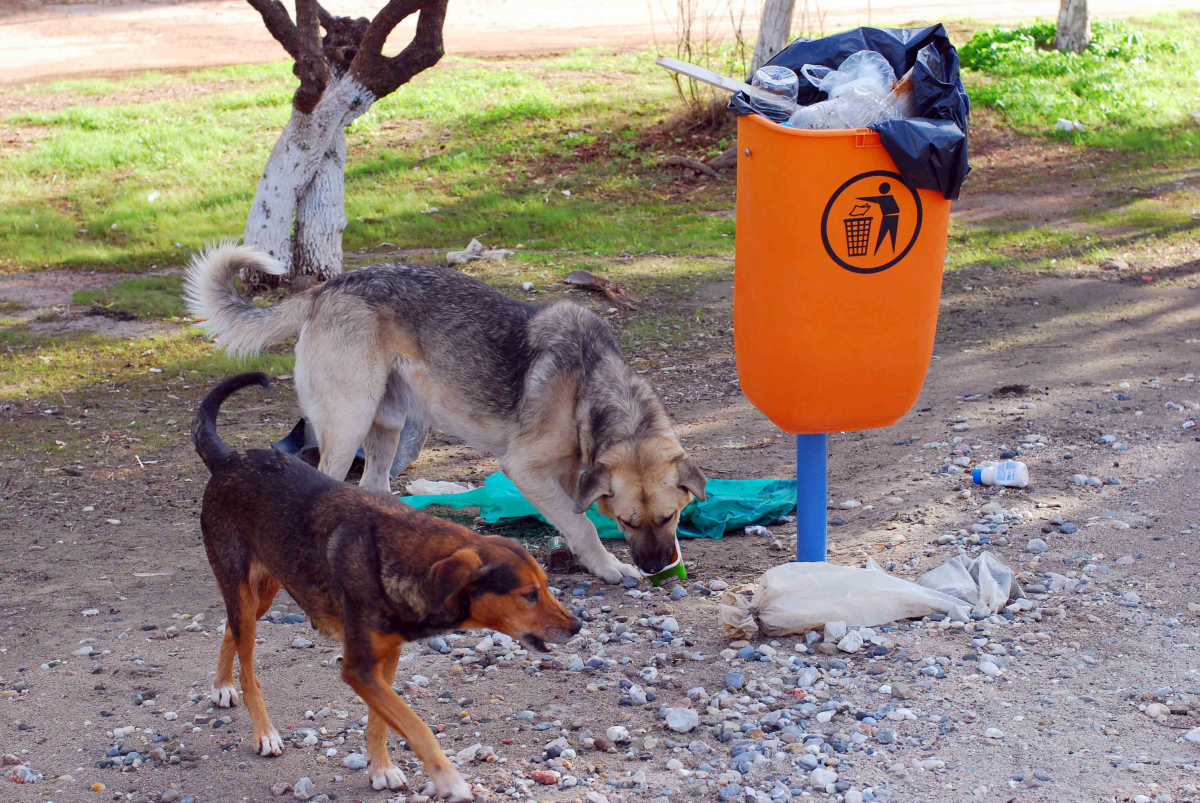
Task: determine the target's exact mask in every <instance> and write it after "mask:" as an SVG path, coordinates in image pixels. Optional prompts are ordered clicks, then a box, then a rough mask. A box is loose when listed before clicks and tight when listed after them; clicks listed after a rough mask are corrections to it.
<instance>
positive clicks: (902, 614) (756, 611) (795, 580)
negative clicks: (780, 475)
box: [720, 558, 969, 638]
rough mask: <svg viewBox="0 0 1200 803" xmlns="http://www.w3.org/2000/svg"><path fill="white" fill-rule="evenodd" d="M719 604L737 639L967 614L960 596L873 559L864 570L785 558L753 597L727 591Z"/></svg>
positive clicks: (726, 628)
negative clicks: (913, 580) (928, 585)
mask: <svg viewBox="0 0 1200 803" xmlns="http://www.w3.org/2000/svg"><path fill="white" fill-rule="evenodd" d="M721 603H722V604H721V612H720V623H721V629H722V630H723V631H724V633H725V634H726V635H728V636H731V637H737V638H751V637H753V636H754V635H756V634H758V633H762V634H763V635H765V636H769V637H772V638H775V637H778V636H787V635H792V634H795V633H803V632H804V631H805V630H811V629H813V628H814V627H821V626H823V625H824V624H825V623H826V622H838V621H843V622H845V623H846V625H847V626H848V627H851V628H854V627H874V626H876V625H885V624H888V623H889V622H895V621H897V620H898V619H913V618H917V617H921V616H928V615H929V614H931V613H944V614H947V615H949V616H950V618H951V619H954V620H955V621H960V622H965V621H967V618H968V615H969V614H968V608H967V606H965V605H964V604H963V601H962V600H961V599H958V598H957V597H952V596H950V595H949V594H943V593H942V592H940V591H934V590H932V589H929V588H923V587H922V586H919V585H917V584H916V583H910V582H909V581H908V580H903V579H901V578H899V577H895V576H893V575H890V574H888V573H887V572H885V571H883V569H881V568H880V567H879V564H878V563H876V562H875V560H874V559H873V558H868V559H867V566H866V568H865V569H859V568H855V567H853V566H835V565H834V564H832V563H785V564H783V565H782V566H776V567H775V568H774V569H769V570H768V571H767V572H766V573H764V574H763V576H762V577H760V578H758V581H757V582H756V583H755V590H754V594H753V596H752V597H747V596H745V595H743V594H737V593H732V594H731V593H729V592H726V593H725V595H724V596H723V597H722V599H721Z"/></svg>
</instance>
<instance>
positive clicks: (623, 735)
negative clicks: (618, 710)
mask: <svg viewBox="0 0 1200 803" xmlns="http://www.w3.org/2000/svg"><path fill="white" fill-rule="evenodd" d="M605 736H607V737H608V740H609V741H610V742H612V743H613V744H624V743H625V742H628V741H629V730H628V729H626V728H625V726H624V725H613V726H612V727H610V728H609V729H608V730H607V731H605Z"/></svg>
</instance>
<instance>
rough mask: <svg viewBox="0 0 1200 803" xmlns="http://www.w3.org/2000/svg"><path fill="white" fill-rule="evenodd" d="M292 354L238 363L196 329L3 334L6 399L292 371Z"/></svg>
mask: <svg viewBox="0 0 1200 803" xmlns="http://www.w3.org/2000/svg"><path fill="white" fill-rule="evenodd" d="M294 364H295V358H294V357H293V356H292V354H290V353H286V354H282V353H281V354H274V353H271V354H264V355H261V356H259V357H256V358H254V359H251V360H235V359H233V358H230V357H227V356H225V353H224V352H223V351H217V350H216V349H215V348H214V346H213V344H212V342H211V341H210V340H209V339H208V338H206V337H205V336H204V335H203V334H202V333H201V332H200V331H199V330H197V329H195V328H186V329H182V328H181V329H180V330H179V331H178V332H174V333H169V334H164V335H154V336H149V337H139V338H129V339H124V338H113V337H106V336H103V335H94V334H79V333H73V334H68V335H56V336H36V335H31V334H28V333H26V332H24V331H23V330H22V329H0V399H15V398H22V397H45V396H54V395H56V394H59V393H62V392H69V391H72V390H77V389H79V388H82V387H86V386H89V385H102V384H111V383H114V382H122V383H123V382H128V381H133V380H136V379H137V378H138V377H142V378H144V379H152V378H153V377H154V376H155V375H159V374H161V375H164V376H166V377H174V376H179V375H181V374H187V375H189V376H190V375H194V376H196V377H197V378H200V379H207V378H212V377H219V376H226V375H228V374H231V373H236V372H238V371H266V372H267V373H285V372H290V371H291V369H292V366H293V365H294Z"/></svg>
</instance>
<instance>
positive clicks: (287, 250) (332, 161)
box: [243, 0, 447, 288]
mask: <svg viewBox="0 0 1200 803" xmlns="http://www.w3.org/2000/svg"><path fill="white" fill-rule="evenodd" d="M248 2H249V3H250V5H251V6H253V7H254V9H255V10H256V11H258V13H259V14H261V15H262V18H263V22H264V23H265V24H266V26H267V30H268V31H270V32H271V35H272V36H273V37H275V39H276V40H277V41H278V42H279V44H281V45H283V49H284V50H286V51H287V52H288V55H290V56H291V57H292V58H293V59H295V61H296V64H295V66H294V67H293V72H294V73H295V74H296V77H297V78H299V79H300V86H299V87H298V88H297V89H296V94H295V96H294V97H293V98H292V116H291V119H290V120H288V123H287V125H286V126H284V129H283V132H282V133H281V134H280V135H279V139H278V140H277V141H276V143H275V147H274V148H272V149H271V155H270V157H269V158H268V159H267V165H266V167H265V168H264V169H263V174H262V178H260V179H259V182H258V189H257V191H256V192H255V194H254V203H253V205H252V206H251V207H250V214H249V216H248V217H247V219H246V231H245V235H244V237H245V241H246V242H247V243H249V244H251V245H255V246H257V247H259V248H260V249H262V250H263V251H265V252H267V253H268V254H271V255H272V256H273V257H275V258H276V259H277V260H279V261H280V262H281V263H282V264H284V265H287V266H288V267H289V269H290V272H291V278H292V279H293V281H294V280H295V279H296V278H297V277H300V276H311V277H313V278H315V279H316V280H317V281H321V280H324V279H327V278H329V277H330V276H333V275H336V274H338V273H340V272H341V270H342V232H343V230H345V228H346V209H345V190H346V179H345V167H346V126H348V125H350V123H352V122H353V121H354V120H356V119H357V118H359V117H361V116H362V115H363V114H364V113H365V112H366V111H367V109H369V108H371V104H373V103H374V102H375V101H377V100H379V99H380V98H382V97H384V96H386V95H389V94H391V93H392V92H395V91H396V90H397V89H399V88H400V87H401V86H402V85H404V84H406V83H407V82H408V81H410V80H411V79H412V78H413V76H415V75H417V74H418V73H420V72H421V71H423V70H427V69H429V68H430V67H432V66H433V65H435V64H437V62H438V61H439V60H440V59H441V58H442V55H443V54H444V50H443V49H442V24H443V22H444V21H445V19H446V3H447V0H389V2H388V3H387V5H385V6H384V7H383V9H382V10H380V12H379V13H378V14H376V15H375V18H374V19H373V20H368V19H366V18H363V17H360V18H358V19H351V18H349V17H335V16H333V15H332V14H330V13H329V12H328V11H326V10H325V9H324V8H322V7H321V6H320V4H319V3H318V2H317V1H316V0H296V20H295V22H293V21H292V18H291V17H290V16H289V15H288V11H287V9H286V8H285V7H284V5H283V3H282V2H280V0H248ZM412 14H418V15H419V16H418V17H417V30H416V34H415V35H414V36H413V39H412V41H411V42H410V43H409V44H408V46H406V47H405V48H404V49H403V50H402V51H401V52H400V53H399V55H396V56H391V57H388V56H384V55H383V46H384V44H385V43H386V42H387V38H388V36H389V34H391V32H392V31H393V30H394V29H395V28H396V26H397V25H399V24H400V22H401V21H402V20H404V19H405V18H407V17H409V16H411V15H412ZM322 28H324V29H325V35H324V37H322V36H321V29H322ZM273 278H274V277H269V276H261V275H260V276H253V277H243V280H245V281H247V282H248V283H249V284H250V285H252V286H254V287H257V288H262V287H266V286H270V285H271V284H272V281H271V280H272V279H273Z"/></svg>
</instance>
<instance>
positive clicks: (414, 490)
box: [404, 480, 475, 496]
mask: <svg viewBox="0 0 1200 803" xmlns="http://www.w3.org/2000/svg"><path fill="white" fill-rule="evenodd" d="M404 490H405V491H406V492H407V493H408V495H409V496H430V495H436V494H461V493H466V492H467V491H473V490H475V486H474V485H472V484H471V483H469V482H468V483H467V484H466V485H460V484H458V483H457V482H446V481H443V480H413V481H412V482H410V483H409V484H408V485H406V486H404Z"/></svg>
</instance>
